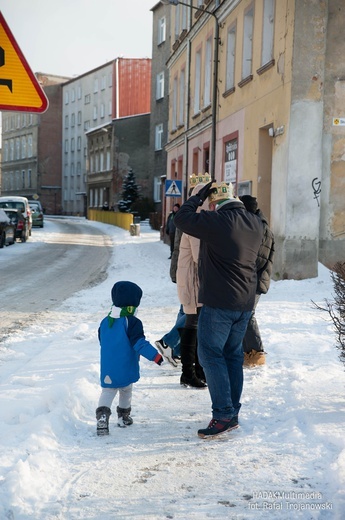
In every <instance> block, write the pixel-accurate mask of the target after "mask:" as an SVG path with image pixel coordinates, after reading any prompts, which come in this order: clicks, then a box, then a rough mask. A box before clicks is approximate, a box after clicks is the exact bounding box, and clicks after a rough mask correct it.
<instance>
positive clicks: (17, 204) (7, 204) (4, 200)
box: [0, 196, 32, 235]
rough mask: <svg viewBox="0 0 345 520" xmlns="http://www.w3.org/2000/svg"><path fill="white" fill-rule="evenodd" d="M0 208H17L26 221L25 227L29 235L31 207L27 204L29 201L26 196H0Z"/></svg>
mask: <svg viewBox="0 0 345 520" xmlns="http://www.w3.org/2000/svg"><path fill="white" fill-rule="evenodd" d="M0 208H3V209H4V208H13V209H19V210H20V211H21V212H22V214H23V216H24V218H25V219H26V221H27V228H28V230H29V235H31V228H32V215H31V209H30V206H29V201H28V199H27V198H26V197H16V196H13V197H11V196H3V197H0Z"/></svg>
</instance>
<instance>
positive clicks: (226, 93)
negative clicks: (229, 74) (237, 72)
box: [223, 87, 236, 98]
mask: <svg viewBox="0 0 345 520" xmlns="http://www.w3.org/2000/svg"><path fill="white" fill-rule="evenodd" d="M235 90H236V87H231V88H229V89H228V90H226V91H225V92H223V98H226V97H228V96H231V94H233V93H234V92H235Z"/></svg>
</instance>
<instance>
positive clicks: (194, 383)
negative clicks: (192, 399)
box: [180, 374, 207, 388]
mask: <svg viewBox="0 0 345 520" xmlns="http://www.w3.org/2000/svg"><path fill="white" fill-rule="evenodd" d="M180 384H181V385H182V386H185V387H187V388H188V387H191V388H207V383H205V381H203V380H202V379H199V378H198V377H197V376H196V375H195V374H194V375H192V376H191V377H188V376H186V375H185V374H182V375H181V378H180Z"/></svg>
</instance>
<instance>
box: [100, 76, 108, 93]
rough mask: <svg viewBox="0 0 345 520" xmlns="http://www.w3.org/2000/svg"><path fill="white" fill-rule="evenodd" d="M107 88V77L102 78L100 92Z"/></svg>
mask: <svg viewBox="0 0 345 520" xmlns="http://www.w3.org/2000/svg"><path fill="white" fill-rule="evenodd" d="M106 86H107V76H102V78H101V90H104V89H105V87H106Z"/></svg>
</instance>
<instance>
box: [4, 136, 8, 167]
mask: <svg viewBox="0 0 345 520" xmlns="http://www.w3.org/2000/svg"><path fill="white" fill-rule="evenodd" d="M4 161H5V162H7V161H8V141H5V143H4Z"/></svg>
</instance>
